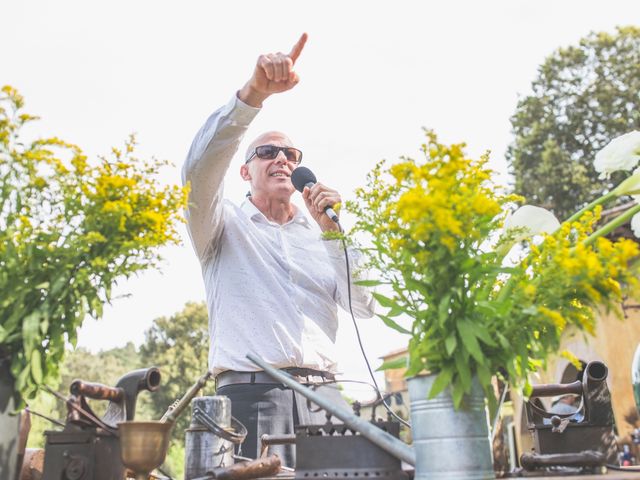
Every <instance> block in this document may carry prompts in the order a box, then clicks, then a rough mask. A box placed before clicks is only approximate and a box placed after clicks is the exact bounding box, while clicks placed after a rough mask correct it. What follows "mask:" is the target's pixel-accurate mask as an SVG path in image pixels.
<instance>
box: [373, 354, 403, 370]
mask: <svg viewBox="0 0 640 480" xmlns="http://www.w3.org/2000/svg"><path fill="white" fill-rule="evenodd" d="M408 362H409V357H400V358H394V359H393V360H387V361H385V362H384V363H383V364H382V365H380V366H379V367H378V368H376V372H380V371H383V370H395V369H398V368H407V364H408Z"/></svg>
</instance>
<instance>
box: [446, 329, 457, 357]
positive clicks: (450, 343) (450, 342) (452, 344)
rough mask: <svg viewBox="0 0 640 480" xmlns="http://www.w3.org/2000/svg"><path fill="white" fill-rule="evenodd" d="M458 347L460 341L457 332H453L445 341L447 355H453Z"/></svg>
mask: <svg viewBox="0 0 640 480" xmlns="http://www.w3.org/2000/svg"><path fill="white" fill-rule="evenodd" d="M457 345H458V339H457V338H456V334H455V332H451V333H450V334H449V336H448V337H447V338H446V339H445V341H444V348H445V350H446V351H447V355H451V354H452V353H453V351H454V350H455V349H456V346H457Z"/></svg>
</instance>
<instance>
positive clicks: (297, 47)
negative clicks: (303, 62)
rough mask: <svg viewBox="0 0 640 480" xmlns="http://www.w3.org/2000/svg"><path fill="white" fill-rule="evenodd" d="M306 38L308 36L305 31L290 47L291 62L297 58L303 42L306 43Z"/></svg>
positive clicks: (294, 61)
mask: <svg viewBox="0 0 640 480" xmlns="http://www.w3.org/2000/svg"><path fill="white" fill-rule="evenodd" d="M307 38H309V36H308V35H307V34H306V33H303V34H302V35H301V36H300V39H299V40H298V42H297V43H296V44H295V45H294V46H293V48H292V49H291V52H290V53H289V57H290V58H291V60H293V63H296V60H298V57H299V56H300V53H301V52H302V49H303V48H304V44H305V43H307Z"/></svg>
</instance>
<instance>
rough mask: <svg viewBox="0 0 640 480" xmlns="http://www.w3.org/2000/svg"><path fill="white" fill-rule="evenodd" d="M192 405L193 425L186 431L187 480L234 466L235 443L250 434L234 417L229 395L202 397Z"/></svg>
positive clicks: (240, 441) (238, 442)
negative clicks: (217, 469)
mask: <svg viewBox="0 0 640 480" xmlns="http://www.w3.org/2000/svg"><path fill="white" fill-rule="evenodd" d="M191 407H192V416H191V424H190V425H189V428H188V429H187V431H186V434H185V479H186V480H190V479H192V478H198V477H202V476H204V475H205V474H206V473H207V472H211V471H213V470H214V469H215V468H224V467H228V466H229V465H232V464H233V446H234V445H238V444H240V443H242V442H243V441H244V439H245V437H246V436H247V429H246V428H245V427H244V425H242V424H241V423H240V422H238V421H237V420H235V419H234V418H233V417H232V416H231V400H229V398H228V397H225V396H222V395H217V396H213V397H199V398H196V399H194V400H193V403H192V405H191Z"/></svg>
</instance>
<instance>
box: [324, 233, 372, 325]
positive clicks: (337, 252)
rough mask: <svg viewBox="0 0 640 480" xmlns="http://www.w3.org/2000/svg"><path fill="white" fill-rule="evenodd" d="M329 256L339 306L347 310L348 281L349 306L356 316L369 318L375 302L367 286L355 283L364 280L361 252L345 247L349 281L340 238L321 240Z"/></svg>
mask: <svg viewBox="0 0 640 480" xmlns="http://www.w3.org/2000/svg"><path fill="white" fill-rule="evenodd" d="M323 243H324V245H325V248H326V249H327V252H328V253H329V258H330V259H331V263H332V264H333V268H334V269H335V272H336V281H337V284H338V285H337V288H336V293H335V296H334V297H335V298H334V300H335V301H336V303H337V304H338V305H340V307H342V308H343V309H344V310H346V311H347V312H348V311H349V283H350V285H351V306H352V307H353V315H354V316H355V317H356V318H370V317H372V316H373V314H374V311H375V305H376V302H375V300H374V298H373V295H372V294H371V290H370V289H369V288H367V287H363V286H360V285H356V284H355V282H356V281H358V280H364V278H363V271H362V266H361V264H362V253H361V252H360V251H359V250H357V249H354V248H350V247H347V253H348V256H349V273H350V282H347V264H346V259H345V254H344V247H343V244H342V241H341V240H323Z"/></svg>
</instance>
